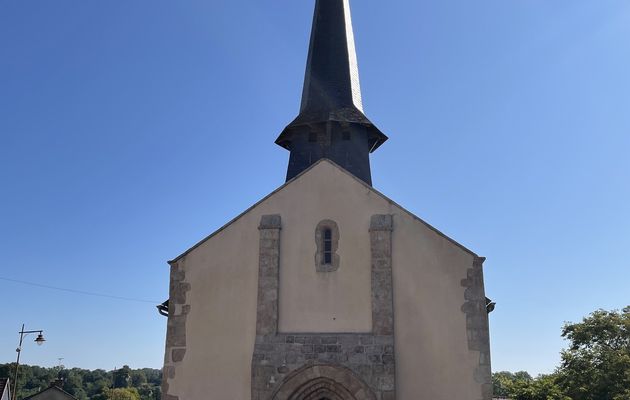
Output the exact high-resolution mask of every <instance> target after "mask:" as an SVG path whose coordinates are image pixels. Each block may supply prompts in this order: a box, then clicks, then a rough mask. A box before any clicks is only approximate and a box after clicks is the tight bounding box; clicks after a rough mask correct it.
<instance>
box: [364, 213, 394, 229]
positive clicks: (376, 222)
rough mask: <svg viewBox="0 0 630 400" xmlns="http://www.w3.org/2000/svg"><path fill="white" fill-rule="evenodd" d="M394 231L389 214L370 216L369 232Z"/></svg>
mask: <svg viewBox="0 0 630 400" xmlns="http://www.w3.org/2000/svg"><path fill="white" fill-rule="evenodd" d="M393 229H394V218H393V216H392V215H389V214H376V215H372V218H371V219H370V230H371V231H391V230H393Z"/></svg>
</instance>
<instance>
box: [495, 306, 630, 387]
mask: <svg viewBox="0 0 630 400" xmlns="http://www.w3.org/2000/svg"><path fill="white" fill-rule="evenodd" d="M562 337H564V338H565V339H567V340H569V342H570V345H569V347H568V348H567V349H566V350H564V351H563V352H562V353H561V354H562V363H561V365H560V367H559V368H558V369H557V370H556V372H555V373H553V374H551V375H540V376H539V377H537V378H535V379H532V377H531V376H529V374H527V373H526V372H517V373H514V374H513V373H511V372H505V371H504V372H497V373H495V374H493V376H492V382H493V389H494V395H495V396H500V397H507V398H511V399H514V400H630V307H626V308H625V309H624V310H623V311H622V312H619V311H604V310H598V311H595V312H593V313H591V314H590V315H589V316H588V317H586V318H584V319H583V320H582V322H579V323H575V324H574V323H567V324H565V325H564V327H563V328H562Z"/></svg>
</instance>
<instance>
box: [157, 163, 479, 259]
mask: <svg viewBox="0 0 630 400" xmlns="http://www.w3.org/2000/svg"><path fill="white" fill-rule="evenodd" d="M322 163H328V164H330V165H332V166H333V167H335V168H336V169H338V170H339V171H341V172H343V173H344V174H345V175H347V176H348V177H350V178H352V179H353V180H354V181H355V182H358V183H359V184H360V185H362V186H363V187H364V188H366V189H368V190H369V191H371V192H372V193H374V194H375V195H377V196H379V197H381V198H382V199H384V200H385V201H387V202H389V203H391V204H392V205H394V206H396V207H398V208H399V209H400V210H402V211H403V212H405V213H406V214H407V215H409V216H410V217H412V218H413V219H414V220H416V221H418V222H420V223H422V224H423V225H425V226H426V227H427V228H429V229H430V230H432V231H433V232H435V233H437V234H438V235H439V236H441V237H443V238H445V239H446V240H448V241H449V242H451V243H453V244H454V245H456V246H457V247H459V248H460V249H462V250H464V251H465V252H467V253H469V254H471V255H473V256H475V257H477V254H475V253H474V252H473V251H472V250H470V249H468V248H466V247H465V246H463V245H462V244H460V243H458V242H457V241H455V240H453V239H451V238H450V237H448V236H447V235H445V234H444V233H442V232H440V231H439V230H438V229H436V228H435V227H433V226H432V225H430V224H429V223H427V222H426V221H424V220H423V219H421V218H420V217H418V216H416V215H415V214H413V213H412V212H410V211H408V210H407V209H405V208H404V207H402V206H401V205H399V204H398V203H396V202H395V201H393V200H392V199H390V198H389V197H387V196H385V195H384V194H382V193H381V192H379V191H378V190H376V189H374V188H373V187H372V186H370V185H368V184H366V183H365V182H363V181H362V180H360V179H359V178H357V177H356V176H354V175H352V174H351V173H350V172H348V171H346V170H345V169H344V168H342V167H340V166H339V165H338V164H336V163H335V162H333V161H331V160H329V159H327V158H322V159H321V160H319V161H317V162H315V163H314V164H313V165H311V166H310V167H309V168H307V169H305V170H304V171H303V172H302V173H300V174H299V175H297V176H296V177H295V178H293V179H291V180H289V181H287V182H286V183H285V184H283V185H282V186H280V187H278V188H277V189H276V190H274V191H273V192H271V193H269V194H268V195H267V196H265V197H263V198H262V199H260V200H259V201H257V202H256V203H255V204H254V205H252V206H251V207H249V208H248V209H246V210H245V211H243V212H242V213H240V214H239V215H238V216H236V217H235V218H233V219H232V220H231V221H229V222H228V223H226V224H225V225H223V226H222V227H221V228H219V229H217V230H216V231H214V232H213V233H211V234H210V235H208V236H206V237H205V238H203V239H202V240H201V241H199V242H198V243H196V244H195V245H194V246H192V247H191V248H189V249H188V250H186V251H184V252H183V253H182V254H180V255H179V256H177V257H175V258H174V259H173V260H171V261H168V263H169V264H172V263H175V262H177V261H179V260H180V259H181V258H183V257H185V256H186V255H188V254H189V253H190V252H191V251H193V250H194V249H196V248H197V247H199V246H201V245H202V244H204V243H205V242H206V241H208V240H210V239H211V238H212V237H214V236H216V235H217V234H219V233H220V232H222V231H223V230H225V229H226V228H227V227H229V226H230V225H232V224H233V223H234V222H236V221H238V220H239V219H240V218H241V217H243V216H244V215H246V214H248V213H249V212H250V211H252V210H253V209H255V208H256V207H257V206H258V205H260V204H261V203H263V202H264V201H265V200H267V199H269V198H270V197H272V196H273V195H275V194H276V193H278V192H280V191H282V190H283V189H285V188H286V187H288V186H290V185H292V184H293V183H294V182H296V181H298V180H300V179H303V178H304V176H306V175H308V174H309V172H310V171H312V170H313V169H315V168H316V167H317V166H318V165H319V164H322Z"/></svg>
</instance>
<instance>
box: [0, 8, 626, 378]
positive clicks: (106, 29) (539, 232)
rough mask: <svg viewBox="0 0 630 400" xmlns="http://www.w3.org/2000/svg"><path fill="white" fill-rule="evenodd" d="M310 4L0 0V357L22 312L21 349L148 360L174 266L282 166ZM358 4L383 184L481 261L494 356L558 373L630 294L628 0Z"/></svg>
mask: <svg viewBox="0 0 630 400" xmlns="http://www.w3.org/2000/svg"><path fill="white" fill-rule="evenodd" d="M313 5H314V1H313V0H301V1H296V0H274V1H260V0H241V1H215V0H203V1H201V0H191V1H165V0H150V1H149V0H135V1H80V2H77V1H67V0H55V1H44V0H29V1H17V0H0V190H1V192H0V194H1V195H0V205H1V207H0V254H1V256H2V262H1V263H0V265H1V266H0V278H2V279H0V303H1V304H3V305H4V307H3V309H2V317H1V318H0V321H1V322H0V362H11V361H13V360H14V359H15V351H14V349H15V347H16V345H17V340H18V335H17V332H18V330H19V328H20V326H21V324H22V322H24V323H26V324H27V328H30V329H44V330H45V335H46V337H47V339H48V342H47V343H46V344H45V345H44V346H42V347H37V346H35V344H34V343H32V342H31V341H30V339H29V342H28V343H27V344H26V345H25V346H24V352H23V362H25V363H29V364H39V365H45V366H52V365H56V364H57V363H58V361H57V359H58V358H64V360H63V363H64V364H65V365H66V366H68V367H71V366H72V367H74V366H76V367H84V368H97V367H98V368H105V369H112V368H114V367H116V366H121V365H123V364H129V365H130V366H132V367H156V368H159V367H161V364H162V358H163V349H164V336H165V330H166V318H164V317H161V316H159V315H158V314H157V312H156V310H155V307H154V304H153V303H152V302H155V303H157V302H161V301H163V300H165V299H166V298H167V297H168V266H167V264H166V261H167V260H169V259H172V258H174V257H175V256H177V255H178V254H179V253H181V252H182V251H184V250H185V249H187V248H188V247H190V246H191V245H193V244H194V243H196V242H197V241H198V240H200V239H201V238H203V237H204V236H206V235H207V234H209V233H211V232H212V231H214V230H215V229H217V228H219V227H220V226H221V225H223V224H224V223H225V222H227V221H229V220H230V219H231V218H232V217H234V216H235V215H237V214H238V213H240V212H241V211H243V210H244V209H246V208H247V207H248V206H250V205H251V204H253V203H254V202H256V201H257V200H259V199H260V198H262V197H263V196H265V195H266V194H267V193H269V192H271V191H272V190H274V189H275V188H276V187H278V186H279V185H281V184H282V183H283V182H284V175H285V172H286V165H287V160H288V152H286V151H285V150H284V149H282V148H280V147H278V146H276V145H275V144H274V143H273V141H274V140H275V138H276V136H277V135H278V134H279V133H280V132H281V130H282V129H283V128H284V126H285V125H286V124H288V123H289V122H290V121H291V120H292V119H293V118H294V117H295V116H296V115H297V112H298V108H299V103H300V97H301V89H302V88H301V87H302V80H303V74H304V66H305V62H306V54H307V46H308V37H309V32H310V24H311V19H312V12H313ZM352 9H353V19H354V27H355V37H356V43H357V51H358V59H359V68H360V72H361V83H362V89H363V102H364V105H365V111H366V114H367V115H368V117H369V118H370V119H371V120H372V121H373V122H374V123H375V124H376V125H377V126H378V127H379V128H380V129H381V130H382V131H383V132H385V133H386V134H388V135H389V137H390V140H389V141H388V142H387V143H385V144H384V145H383V146H382V147H381V148H380V149H378V151H377V152H376V153H375V154H373V156H372V170H373V180H374V186H375V187H376V188H377V189H378V190H380V191H382V192H383V193H385V194H386V195H388V196H389V197H391V198H392V199H394V200H396V201H397V202H398V203H399V204H401V205H403V206H404V207H406V208H408V209H409V210H410V211H412V212H414V213H415V214H417V215H418V216H420V217H421V218H423V219H425V220H426V221H428V222H429V223H431V224H432V225H434V226H436V227H437V228H438V229H440V230H441V231H443V232H444V233H446V234H447V235H449V236H450V237H452V238H454V239H455V240H457V241H459V242H460V243H462V244H463V245H465V246H467V247H469V248H471V249H472V250H474V251H475V252H477V253H478V254H480V255H483V256H486V257H487V258H488V260H487V261H486V264H485V276H486V291H487V294H488V296H490V297H491V298H493V299H494V300H496V302H497V303H498V305H497V308H496V311H495V312H494V313H492V314H491V318H490V320H491V340H492V343H491V345H492V362H493V369H494V370H522V369H525V370H528V371H530V372H531V373H532V374H537V373H543V372H551V371H552V370H553V368H554V367H555V366H556V365H557V363H558V361H559V351H560V350H561V348H562V347H563V346H564V342H563V341H562V339H561V338H560V329H561V326H562V324H563V322H564V321H578V320H580V319H581V318H582V317H583V316H584V315H586V314H588V313H589V312H591V311H593V310H595V309H597V308H605V309H615V308H622V307H623V306H626V305H629V304H630V258H629V256H628V253H629V251H630V185H629V182H630V77H629V74H630V2H628V1H627V0H598V1H593V0H554V1H549V0H508V1H506V0H485V1H469V0H439V1H437V0H432V1H427V0H398V1H387V2H383V1H375V0H354V1H353V2H352ZM6 279H13V280H21V281H27V282H34V283H38V284H41V285H47V286H54V287H60V288H67V289H72V290H79V291H87V292H95V293H102V294H107V295H111V296H119V297H126V298H133V299H139V300H146V301H148V302H139V301H127V300H117V299H113V298H106V297H95V296H88V295H83V294H79V293H72V292H62V291H57V290H52V289H46V288H43V287H36V286H29V285H24V284H20V283H16V282H12V281H7V280H6ZM226 312H229V310H226ZM31 339H33V338H31Z"/></svg>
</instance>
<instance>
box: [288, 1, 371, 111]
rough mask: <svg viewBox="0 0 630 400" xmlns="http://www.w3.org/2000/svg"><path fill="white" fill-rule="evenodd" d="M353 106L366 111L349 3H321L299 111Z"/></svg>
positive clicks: (318, 6)
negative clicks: (363, 102) (362, 98)
mask: <svg viewBox="0 0 630 400" xmlns="http://www.w3.org/2000/svg"><path fill="white" fill-rule="evenodd" d="M352 106H354V107H356V108H357V109H358V110H359V111H363V104H362V101H361V87H360V84H359V67H358V65H357V54H356V50H355V48H354V33H353V32H352V17H351V16H350V5H349V3H348V1H347V0H319V1H317V4H316V5H315V15H314V17H313V30H312V32H311V43H310V48H309V52H308V61H307V63H306V74H305V78H304V91H303V92H302V107H301V110H300V112H305V111H307V110H335V109H338V108H343V107H352Z"/></svg>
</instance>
